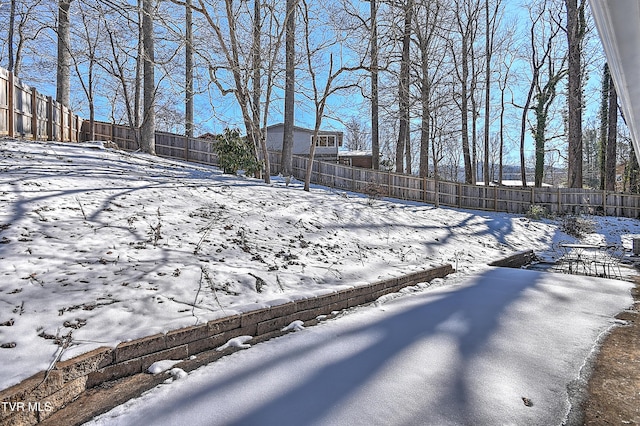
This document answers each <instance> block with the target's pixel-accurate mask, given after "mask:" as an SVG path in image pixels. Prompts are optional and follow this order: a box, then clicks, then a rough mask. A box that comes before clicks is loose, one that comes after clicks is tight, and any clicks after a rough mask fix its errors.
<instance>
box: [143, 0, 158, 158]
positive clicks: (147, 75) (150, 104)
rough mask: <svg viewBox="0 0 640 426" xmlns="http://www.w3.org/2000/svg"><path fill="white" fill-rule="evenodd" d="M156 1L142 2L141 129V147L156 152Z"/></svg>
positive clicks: (151, 152) (148, 151)
mask: <svg viewBox="0 0 640 426" xmlns="http://www.w3.org/2000/svg"><path fill="white" fill-rule="evenodd" d="M154 3H155V1H154V0H143V2H142V14H143V16H142V44H143V47H144V77H143V79H144V85H143V86H144V107H143V108H144V109H143V120H142V127H141V131H140V149H141V150H142V151H143V152H146V153H149V154H154V155H155V153H156V148H155V137H156V111H155V106H156V101H155V98H156V82H155V48H154V43H155V39H154V33H153V28H154V25H153V21H154V16H155V4H154Z"/></svg>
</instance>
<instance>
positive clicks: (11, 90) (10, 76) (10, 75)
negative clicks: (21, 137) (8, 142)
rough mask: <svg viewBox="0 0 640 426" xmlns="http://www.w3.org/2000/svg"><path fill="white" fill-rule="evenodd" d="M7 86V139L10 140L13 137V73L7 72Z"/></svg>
mask: <svg viewBox="0 0 640 426" xmlns="http://www.w3.org/2000/svg"><path fill="white" fill-rule="evenodd" d="M8 86H9V99H8V100H7V101H8V102H7V106H8V107H9V117H7V118H8V119H9V122H8V124H9V137H10V138H12V137H14V135H15V130H14V128H15V123H14V121H15V116H14V113H15V112H14V111H15V107H14V105H15V103H14V102H15V101H14V96H15V85H14V83H13V72H12V71H9V81H8Z"/></svg>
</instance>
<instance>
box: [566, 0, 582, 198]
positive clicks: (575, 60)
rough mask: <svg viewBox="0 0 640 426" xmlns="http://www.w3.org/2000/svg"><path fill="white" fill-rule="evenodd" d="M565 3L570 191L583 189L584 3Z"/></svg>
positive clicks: (571, 0) (568, 0) (571, 1)
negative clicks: (571, 189) (582, 61)
mask: <svg viewBox="0 0 640 426" xmlns="http://www.w3.org/2000/svg"><path fill="white" fill-rule="evenodd" d="M580 1H581V4H580V7H579V8H578V0H565V4H566V8H567V49H568V52H567V55H568V73H569V82H568V85H567V86H568V87H567V106H568V117H567V126H568V142H569V152H568V169H569V170H568V172H569V173H568V174H569V176H568V182H567V186H568V187H569V188H582V67H581V64H580V62H581V60H580V53H581V50H582V38H583V37H584V25H585V24H584V0H580Z"/></svg>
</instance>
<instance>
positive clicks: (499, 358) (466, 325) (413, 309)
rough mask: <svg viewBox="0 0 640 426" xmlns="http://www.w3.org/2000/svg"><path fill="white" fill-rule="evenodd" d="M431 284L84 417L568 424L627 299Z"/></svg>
mask: <svg viewBox="0 0 640 426" xmlns="http://www.w3.org/2000/svg"><path fill="white" fill-rule="evenodd" d="M425 287H426V286H420V285H418V286H416V287H415V288H413V289H406V291H404V292H403V293H404V295H402V296H398V295H396V296H395V297H391V296H390V297H388V298H385V299H384V300H381V301H379V303H377V304H375V305H371V306H361V307H358V308H356V309H353V310H351V311H349V312H346V313H344V314H343V315H341V316H339V317H338V318H335V319H333V320H329V321H326V322H323V323H321V324H320V325H317V326H315V327H311V328H307V329H302V330H299V331H297V332H295V333H294V334H290V335H286V336H283V337H279V338H276V339H273V340H269V341H267V342H263V343H258V344H257V345H255V346H253V347H252V348H251V349H249V350H245V351H241V352H236V353H234V354H232V355H229V356H227V357H225V358H222V359H220V360H218V361H217V362H215V363H212V364H210V365H207V366H204V367H201V368H200V369H198V370H195V371H192V372H191V373H189V374H188V375H184V374H181V372H180V371H171V376H172V377H171V378H169V379H168V380H167V382H165V384H162V385H160V386H158V387H157V388H154V389H152V390H150V391H149V392H147V393H145V394H143V395H142V396H141V397H140V398H136V399H133V400H130V401H128V402H127V403H125V404H123V405H121V406H119V407H116V408H114V409H113V410H111V411H110V412H108V413H105V414H104V415H102V416H99V417H97V418H96V419H94V421H91V422H89V423H88V424H87V425H95V426H134V425H142V424H144V425H154V426H165V425H166V426H170V425H171V426H177V425H184V424H189V425H194V426H195V425H202V426H205V425H206V426H214V425H261V426H265V425H273V426H276V425H278V426H280V425H287V426H288V425H291V426H294V425H363V426H364V425H416V426H422V425H504V424H513V425H532V426H534V425H540V426H549V425H560V424H565V423H564V421H565V420H566V419H568V418H569V419H571V420H572V419H574V415H573V413H572V414H570V410H571V409H572V407H574V406H575V405H576V402H577V401H578V400H577V398H578V397H580V396H581V394H582V392H583V391H584V386H585V377H584V375H585V373H586V372H587V370H588V367H587V368H585V365H586V363H585V360H587V359H588V358H589V357H590V354H591V352H592V350H593V347H594V344H595V343H596V342H597V341H598V340H599V338H600V337H601V336H602V335H603V333H604V332H605V331H606V330H608V329H609V328H610V327H611V326H612V325H613V324H614V321H615V320H614V318H613V316H614V315H615V314H616V313H617V312H619V311H620V310H622V309H624V308H625V307H627V306H629V304H630V303H631V300H632V299H631V297H630V295H629V289H630V288H631V287H632V284H631V283H628V282H625V281H615V280H607V279H600V278H594V277H585V276H573V275H563V274H551V273H544V272H538V271H528V270H519V269H505V268H488V267H487V268H484V270H483V271H482V272H480V271H478V272H476V273H473V274H470V275H467V276H458V277H455V278H452V279H451V280H450V282H448V283H447V285H446V286H436V288H434V287H433V286H432V287H428V288H425ZM249 343H250V341H249ZM171 366H172V365H171V364H168V365H166V366H165V369H166V370H168V369H169V368H170V367H171ZM181 376H182V377H181ZM571 420H570V421H569V423H568V424H576V423H572V422H571Z"/></svg>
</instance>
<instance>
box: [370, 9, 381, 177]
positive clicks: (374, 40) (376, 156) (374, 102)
mask: <svg viewBox="0 0 640 426" xmlns="http://www.w3.org/2000/svg"><path fill="white" fill-rule="evenodd" d="M370 2H371V165H372V167H373V169H374V170H379V169H380V135H379V133H378V126H379V124H378V122H379V108H380V107H379V101H378V23H377V14H378V8H377V6H376V0H370Z"/></svg>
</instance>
